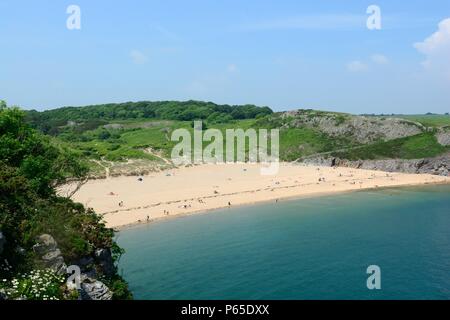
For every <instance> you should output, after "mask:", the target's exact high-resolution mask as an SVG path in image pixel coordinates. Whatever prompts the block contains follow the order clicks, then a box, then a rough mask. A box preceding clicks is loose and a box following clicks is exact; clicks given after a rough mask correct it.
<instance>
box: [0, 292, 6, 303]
mask: <svg viewBox="0 0 450 320" xmlns="http://www.w3.org/2000/svg"><path fill="white" fill-rule="evenodd" d="M2 300H8V295H7V294H6V292H5V290H3V289H0V301H2Z"/></svg>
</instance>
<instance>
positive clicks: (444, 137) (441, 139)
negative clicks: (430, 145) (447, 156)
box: [436, 129, 450, 146]
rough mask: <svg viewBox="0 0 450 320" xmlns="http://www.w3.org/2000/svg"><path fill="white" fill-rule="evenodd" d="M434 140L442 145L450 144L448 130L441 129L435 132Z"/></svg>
mask: <svg viewBox="0 0 450 320" xmlns="http://www.w3.org/2000/svg"><path fill="white" fill-rule="evenodd" d="M436 140H437V141H438V143H439V144H441V145H443V146H450V131H449V130H444V129H441V130H439V132H438V133H436Z"/></svg>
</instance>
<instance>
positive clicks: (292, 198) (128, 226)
mask: <svg viewBox="0 0 450 320" xmlns="http://www.w3.org/2000/svg"><path fill="white" fill-rule="evenodd" d="M447 184H450V181H448V182H446V181H437V182H425V183H421V184H405V185H397V186H384V187H370V188H365V189H355V190H343V191H336V192H323V193H314V194H310V195H298V196H289V197H285V198H279V201H280V202H283V201H295V200H301V199H311V198H320V197H327V196H332V195H344V194H351V193H355V192H361V191H370V190H387V189H397V188H412V187H426V186H437V185H447ZM269 203H274V200H261V201H255V202H248V203H243V204H237V205H234V206H233V207H228V206H223V207H218V208H211V209H203V210H199V211H191V212H184V213H179V214H175V215H169V216H163V217H158V218H153V220H152V219H150V220H149V221H142V222H132V223H130V224H125V225H120V226H118V227H114V229H115V230H117V231H122V230H127V229H131V228H134V227H138V226H145V225H149V224H154V223H158V222H164V221H168V220H172V219H177V218H183V217H189V216H192V215H202V214H209V213H212V212H214V211H219V210H223V209H235V208H241V207H247V206H249V207H251V206H255V205H263V204H269Z"/></svg>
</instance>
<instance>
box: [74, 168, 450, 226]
mask: <svg viewBox="0 0 450 320" xmlns="http://www.w3.org/2000/svg"><path fill="white" fill-rule="evenodd" d="M259 168H260V167H259V165H255V164H219V165H214V164H205V165H200V166H194V167H183V168H178V169H170V170H165V171H161V172H158V173H155V174H153V175H149V176H143V178H142V180H140V181H139V180H138V178H137V177H114V178H108V179H102V180H90V181H88V182H87V183H86V184H85V185H84V186H82V187H81V189H80V190H79V191H78V193H76V194H75V195H74V197H73V200H75V201H76V202H80V203H83V204H84V205H85V206H87V207H92V208H93V209H94V210H95V211H96V212H97V213H98V214H99V215H101V216H102V217H103V219H104V221H105V222H106V225H107V227H111V228H114V229H117V230H122V229H125V228H130V227H133V226H137V225H143V224H147V223H154V222H159V221H163V220H165V219H172V218H176V217H183V216H188V215H193V214H206V213H209V212H211V211H213V210H220V209H225V208H228V207H230V208H234V207H239V206H244V205H256V204H263V203H270V202H272V201H274V202H276V201H278V200H284V201H286V200H291V199H302V198H311V197H320V196H326V195H333V194H340V193H346V192H352V191H358V190H366V191H367V190H372V189H373V190H379V189H382V188H391V187H411V186H421V185H434V184H449V183H450V178H449V177H442V176H435V175H429V174H405V173H388V172H383V171H372V170H362V169H353V168H344V167H334V168H330V167H318V166H306V165H298V164H290V163H280V171H279V172H278V174H276V175H274V176H261V175H260V174H259ZM66 187H67V188H66V189H67V190H70V185H68V186H66ZM108 190H113V191H110V192H109V193H108ZM119 201H120V202H121V203H122V206H120V203H119V205H118V204H117V203H118V202H119ZM166 212H167V214H166ZM147 219H148V220H147Z"/></svg>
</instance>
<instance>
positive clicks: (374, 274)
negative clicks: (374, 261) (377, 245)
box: [366, 265, 381, 290]
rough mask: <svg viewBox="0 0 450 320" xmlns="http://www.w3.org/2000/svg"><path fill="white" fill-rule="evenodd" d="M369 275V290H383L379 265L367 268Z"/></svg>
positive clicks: (367, 283)
mask: <svg viewBox="0 0 450 320" xmlns="http://www.w3.org/2000/svg"><path fill="white" fill-rule="evenodd" d="M366 272H367V274H370V276H369V277H368V278H367V282H366V285H367V289H369V290H375V289H376V290H380V289H381V269H380V267H379V266H377V265H371V266H368V267H367V270H366Z"/></svg>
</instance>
